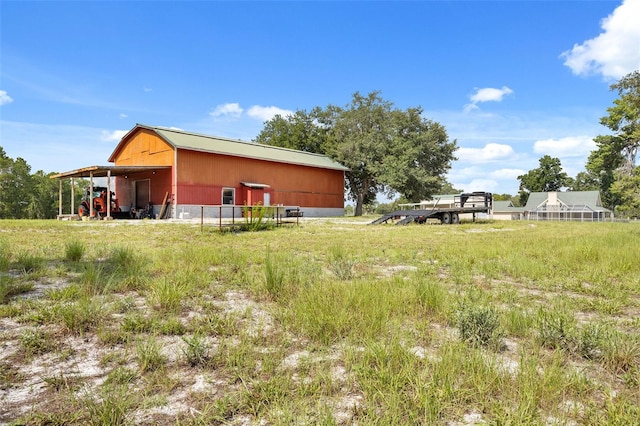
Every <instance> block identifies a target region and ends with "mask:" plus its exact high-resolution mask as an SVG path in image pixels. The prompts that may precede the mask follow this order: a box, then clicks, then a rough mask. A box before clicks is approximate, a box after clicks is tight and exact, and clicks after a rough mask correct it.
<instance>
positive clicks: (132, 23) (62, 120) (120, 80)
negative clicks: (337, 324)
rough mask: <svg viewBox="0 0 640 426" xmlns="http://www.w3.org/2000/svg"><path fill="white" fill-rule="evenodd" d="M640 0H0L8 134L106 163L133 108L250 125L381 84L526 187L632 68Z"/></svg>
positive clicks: (503, 183) (61, 164)
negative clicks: (524, 177)
mask: <svg viewBox="0 0 640 426" xmlns="http://www.w3.org/2000/svg"><path fill="white" fill-rule="evenodd" d="M638 17H640V0H623V1H564V2H563V1H455V0H453V1H410V2H401V1H394V2H382V1H376V2H366V1H351V2H343V1H322V2H308V1H288V2H268V1H262V2H247V1H239V2H216V1H194V2H189V1H180V2H178V1H155V2H154V1H131V2H128V1H104V2H81V1H68V2H57V1H41V2H34V1H5V0H0V19H1V21H0V40H1V41H0V146H2V147H3V148H4V150H5V152H6V154H7V155H8V156H9V157H11V158H17V157H22V158H24V159H25V160H26V161H27V162H28V163H29V164H30V165H31V166H32V172H35V171H36V170H43V171H45V172H53V171H58V172H60V171H67V170H73V169H76V168H80V167H85V166H90V165H104V164H107V159H108V157H109V156H110V154H111V153H112V151H113V149H114V148H115V146H116V144H117V142H118V141H119V138H120V137H122V135H123V134H124V133H126V132H127V131H128V130H130V129H131V128H133V126H134V125H135V124H136V123H142V124H148V125H154V126H165V127H177V128H181V129H184V130H187V131H192V132H198V133H205V134H211V135H217V136H225V137H231V138H238V139H243V140H251V139H253V138H255V137H256V136H257V135H258V133H259V132H260V130H261V129H262V127H263V122H264V121H265V120H268V119H269V118H271V117H272V116H273V115H274V114H276V113H280V114H287V113H289V112H292V111H295V110H297V109H305V110H310V109H311V108H313V107H315V106H321V107H325V106H327V105H328V104H334V105H340V106H343V105H346V104H347V103H348V102H349V101H350V99H351V95H352V94H353V93H354V92H356V91H359V92H360V93H362V94H367V93H369V92H371V91H374V90H378V91H380V92H381V94H382V96H383V98H385V99H386V100H389V101H391V102H393V103H394V104H395V106H396V107H398V108H403V109H404V108H408V107H415V106H421V107H422V108H423V109H424V111H425V116H426V117H427V118H429V119H432V120H435V121H438V122H440V123H441V124H443V125H444V126H445V127H446V128H447V131H448V134H449V137H450V138H451V139H456V140H457V142H458V146H459V147H460V149H459V150H458V151H457V156H458V157H459V159H458V160H457V161H455V162H454V163H453V165H452V169H451V172H450V173H449V175H448V179H449V181H450V182H452V183H453V184H454V185H455V186H456V187H457V188H460V189H463V190H465V191H472V190H486V191H492V192H495V193H505V192H506V193H511V194H516V193H517V191H518V181H517V176H518V175H520V174H523V173H526V172H527V171H528V170H530V169H532V168H535V167H537V166H538V160H539V158H540V157H542V156H543V155H547V154H548V155H551V156H553V157H558V158H560V160H561V162H562V165H563V166H564V168H565V171H566V172H567V173H568V174H569V175H571V176H575V174H576V173H578V172H579V171H581V170H583V168H584V164H585V161H586V158H587V156H588V154H589V152H590V151H591V150H592V149H593V148H594V145H593V142H592V138H593V137H594V136H596V135H598V134H606V133H607V132H608V130H607V129H606V128H604V127H602V126H600V124H599V119H600V117H602V116H604V115H605V114H606V109H607V108H608V107H609V106H611V104H612V101H613V100H614V99H615V98H616V93H614V92H611V91H610V90H609V85H610V84H611V83H613V82H615V81H616V80H617V79H618V78H620V77H622V76H623V75H625V74H626V73H628V72H631V71H633V70H636V69H640V25H638V24H637V22H638V19H639V18H638Z"/></svg>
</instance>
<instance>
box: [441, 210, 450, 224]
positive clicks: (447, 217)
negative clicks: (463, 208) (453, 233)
mask: <svg viewBox="0 0 640 426" xmlns="http://www.w3.org/2000/svg"><path fill="white" fill-rule="evenodd" d="M440 222H442V224H443V225H449V224H451V213H448V212H447V213H443V214H442V219H440Z"/></svg>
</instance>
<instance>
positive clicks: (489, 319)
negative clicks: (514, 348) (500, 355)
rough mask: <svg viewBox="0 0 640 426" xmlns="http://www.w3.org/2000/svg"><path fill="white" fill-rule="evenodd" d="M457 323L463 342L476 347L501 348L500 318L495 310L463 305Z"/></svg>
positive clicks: (458, 313) (459, 310)
mask: <svg viewBox="0 0 640 426" xmlns="http://www.w3.org/2000/svg"><path fill="white" fill-rule="evenodd" d="M456 322H457V326H458V329H459V331H460V339H461V340H462V341H463V342H466V343H468V344H470V345H471V346H475V347H479V346H490V347H492V348H494V349H500V348H501V345H502V340H501V333H500V331H499V327H500V318H499V317H498V312H496V310H495V309H492V308H489V307H486V306H478V305H470V304H463V305H461V306H460V308H459V309H458V312H457V315H456Z"/></svg>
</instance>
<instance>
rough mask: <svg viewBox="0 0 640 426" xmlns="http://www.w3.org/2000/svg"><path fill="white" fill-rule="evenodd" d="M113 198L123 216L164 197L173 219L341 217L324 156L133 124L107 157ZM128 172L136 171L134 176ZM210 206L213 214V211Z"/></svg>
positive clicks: (339, 191)
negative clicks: (268, 208) (250, 208)
mask: <svg viewBox="0 0 640 426" xmlns="http://www.w3.org/2000/svg"><path fill="white" fill-rule="evenodd" d="M109 162H112V163H114V167H113V170H114V171H118V170H120V171H122V170H130V172H129V173H127V174H122V173H115V174H114V175H115V192H116V194H117V197H118V199H119V202H120V206H122V207H123V208H124V209H125V210H126V209H127V208H138V209H140V208H145V207H147V206H148V205H149V204H150V203H151V204H152V205H154V206H155V210H156V213H158V211H159V210H160V207H161V206H162V203H163V201H164V199H165V196H167V195H168V200H170V202H171V204H170V205H171V208H172V209H171V214H170V215H171V216H172V217H174V218H177V217H184V216H187V215H189V216H190V217H199V216H200V214H201V211H202V207H203V206H204V211H205V217H218V216H219V215H220V212H221V211H223V213H222V214H223V216H230V215H231V214H232V213H231V210H230V209H224V210H222V209H220V208H219V207H217V206H221V205H222V206H225V205H229V206H230V205H239V206H242V205H256V204H261V205H284V206H295V207H300V211H302V212H303V213H304V215H305V216H341V215H343V214H344V172H345V170H347V169H346V168H345V167H344V166H342V165H341V164H338V163H336V162H335V161H333V160H331V159H330V158H329V157H327V156H325V155H319V154H312V153H308V152H302V151H296V150H291V149H286V148H279V147H273V146H269V145H261V144H257V143H252V142H243V141H239V140H232V139H227V138H221V137H215V136H207V135H202V134H196V133H190V132H185V131H182V130H176V129H169V128H163V127H152V126H145V125H140V124H138V125H136V126H135V127H134V128H133V129H132V130H131V131H129V132H128V133H127V134H126V135H125V136H124V137H123V138H122V140H121V141H120V143H119V144H118V146H117V147H116V149H115V150H114V151H113V154H111V157H109ZM136 168H139V169H138V170H139V171H137V170H136ZM214 206H216V207H214Z"/></svg>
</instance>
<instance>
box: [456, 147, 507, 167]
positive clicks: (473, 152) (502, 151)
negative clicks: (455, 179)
mask: <svg viewBox="0 0 640 426" xmlns="http://www.w3.org/2000/svg"><path fill="white" fill-rule="evenodd" d="M455 155H456V157H458V159H459V160H461V161H467V162H469V163H486V162H490V161H498V160H508V159H512V158H515V157H516V153H515V151H514V150H513V148H512V147H511V145H505V144H498V143H488V144H486V145H485V146H484V148H460V149H458V150H457V151H456V153H455Z"/></svg>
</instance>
